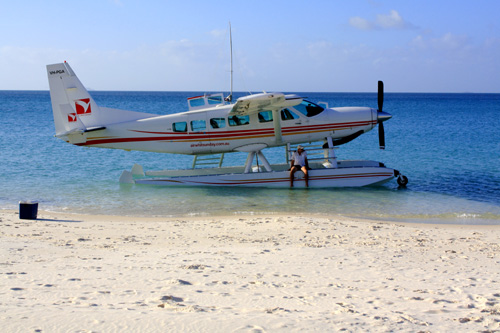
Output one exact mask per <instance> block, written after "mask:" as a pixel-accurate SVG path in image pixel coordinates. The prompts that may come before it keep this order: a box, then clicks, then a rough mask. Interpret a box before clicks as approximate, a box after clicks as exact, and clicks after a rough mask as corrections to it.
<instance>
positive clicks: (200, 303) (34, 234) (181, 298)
mask: <svg viewBox="0 0 500 333" xmlns="http://www.w3.org/2000/svg"><path fill="white" fill-rule="evenodd" d="M0 225H1V231H2V232H1V238H2V239H1V243H0V244H1V245H0V248H1V257H2V258H1V261H0V263H1V265H0V276H1V278H2V284H1V291H0V292H1V294H2V297H1V298H0V309H1V311H0V317H1V318H2V323H3V326H4V330H5V331H7V332H11V331H39V332H48V331H50V332H58V331H61V332H62V331H123V330H125V329H127V330H134V331H164V330H167V329H168V330H169V331H220V332H227V331H238V332H239V331H242V332H245V331H246V332H264V331H273V332H275V331H287V332H288V331H338V330H347V331H376V332H377V331H381V332H383V331H396V330H397V331H431V332H432V331H451V330H462V331H463V330H468V331H470V330H473V331H485V330H486V331H494V330H499V329H500V292H498V290H500V259H498V258H500V245H499V244H500V226H498V225H448V224H442V225H435V224H411V223H399V222H387V221H385V222H384V221H369V220H363V219H349V218H340V217H332V218H329V217H326V216H318V215H307V214H292V215H283V214H279V215H271V216H266V215H233V216H222V217H217V216H194V217H172V218H162V217H151V218H149V217H130V216H93V215H77V214H71V213H69V212H68V213H54V212H44V211H41V212H39V214H38V219H37V220H20V219H19V216H18V213H17V212H16V211H14V210H2V211H0Z"/></svg>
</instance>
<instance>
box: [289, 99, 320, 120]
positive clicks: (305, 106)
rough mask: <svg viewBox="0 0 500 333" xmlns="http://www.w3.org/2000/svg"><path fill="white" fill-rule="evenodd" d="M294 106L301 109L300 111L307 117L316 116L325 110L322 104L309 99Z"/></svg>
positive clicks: (298, 109)
mask: <svg viewBox="0 0 500 333" xmlns="http://www.w3.org/2000/svg"><path fill="white" fill-rule="evenodd" d="M293 108H294V109H295V110H297V111H299V112H300V113H302V114H303V115H304V116H306V117H313V116H316V115H318V114H320V113H321V112H323V110H324V109H323V108H322V107H321V106H319V105H316V104H314V103H312V102H309V101H303V102H302V103H300V104H299V105H296V106H294V107H293Z"/></svg>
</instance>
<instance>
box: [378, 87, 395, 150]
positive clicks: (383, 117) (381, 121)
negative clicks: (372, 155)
mask: <svg viewBox="0 0 500 333" xmlns="http://www.w3.org/2000/svg"><path fill="white" fill-rule="evenodd" d="M377 97H378V112H377V122H378V142H379V145H380V149H385V130H384V121H386V120H388V119H391V118H392V115H391V114H389V113H387V112H384V111H382V109H383V107H384V82H382V81H378V95H377Z"/></svg>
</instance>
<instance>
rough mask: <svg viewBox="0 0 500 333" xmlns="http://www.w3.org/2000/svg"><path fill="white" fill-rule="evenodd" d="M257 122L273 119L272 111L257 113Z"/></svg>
mask: <svg viewBox="0 0 500 333" xmlns="http://www.w3.org/2000/svg"><path fill="white" fill-rule="evenodd" d="M258 117H259V123H267V122H269V121H273V112H272V111H262V112H259V114H258Z"/></svg>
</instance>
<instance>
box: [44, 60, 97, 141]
mask: <svg viewBox="0 0 500 333" xmlns="http://www.w3.org/2000/svg"><path fill="white" fill-rule="evenodd" d="M47 75H48V77H49V87H50V99H51V101H52V112H53V115H54V123H55V126H56V136H66V135H69V134H72V133H83V132H84V131H85V130H86V129H88V128H90V127H97V126H101V124H100V119H99V118H100V117H99V115H100V109H99V107H98V106H97V104H96V103H95V101H94V99H93V98H92V97H91V96H90V94H89V93H88V91H87V89H85V87H84V86H83V85H82V83H81V82H80V80H79V79H78V77H77V76H76V75H75V72H73V70H72V69H71V67H70V66H69V64H68V63H66V62H64V63H60V64H54V65H47ZM82 139H83V138H82Z"/></svg>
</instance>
